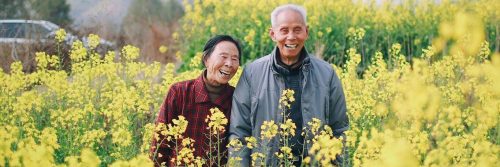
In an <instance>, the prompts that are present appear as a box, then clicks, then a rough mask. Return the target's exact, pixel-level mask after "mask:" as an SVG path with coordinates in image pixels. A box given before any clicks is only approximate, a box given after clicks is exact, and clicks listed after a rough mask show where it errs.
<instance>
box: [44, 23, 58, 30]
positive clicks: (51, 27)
mask: <svg viewBox="0 0 500 167" xmlns="http://www.w3.org/2000/svg"><path fill="white" fill-rule="evenodd" d="M45 25H47V27H48V28H49V29H50V31H56V30H58V29H59V26H57V25H55V24H54V23H51V22H45Z"/></svg>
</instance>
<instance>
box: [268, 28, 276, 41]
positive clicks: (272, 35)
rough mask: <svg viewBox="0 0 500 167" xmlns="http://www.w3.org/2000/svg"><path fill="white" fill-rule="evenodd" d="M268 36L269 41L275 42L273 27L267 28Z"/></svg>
mask: <svg viewBox="0 0 500 167" xmlns="http://www.w3.org/2000/svg"><path fill="white" fill-rule="evenodd" d="M269 36H270V37H271V39H272V40H273V41H276V37H275V34H274V31H273V27H271V28H269Z"/></svg>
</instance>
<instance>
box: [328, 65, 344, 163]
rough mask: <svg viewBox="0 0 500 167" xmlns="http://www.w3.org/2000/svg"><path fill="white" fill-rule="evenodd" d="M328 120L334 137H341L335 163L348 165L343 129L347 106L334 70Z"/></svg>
mask: <svg viewBox="0 0 500 167" xmlns="http://www.w3.org/2000/svg"><path fill="white" fill-rule="evenodd" d="M329 110H330V111H329V112H330V113H329V119H328V120H329V122H328V125H329V126H330V127H331V128H332V130H333V134H334V135H335V137H337V138H339V137H342V138H343V140H342V143H343V147H342V154H341V155H339V156H337V159H336V160H335V162H334V163H335V164H337V165H338V166H348V165H347V160H348V156H349V154H348V153H347V146H346V135H345V134H344V131H346V130H348V129H349V119H348V117H347V107H346V101H345V96H344V90H343V88H342V83H341V82H340V80H339V78H338V76H337V74H336V73H335V71H334V72H333V76H332V80H331V83H330V109H329Z"/></svg>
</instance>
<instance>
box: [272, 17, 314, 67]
mask: <svg viewBox="0 0 500 167" xmlns="http://www.w3.org/2000/svg"><path fill="white" fill-rule="evenodd" d="M269 35H270V36H271V38H272V39H273V41H274V42H276V45H277V46H278V48H279V50H280V54H281V59H282V61H283V62H284V63H286V64H288V63H287V60H292V61H294V60H296V59H297V58H298V55H299V53H300V50H302V48H303V47H304V42H305V40H306V39H307V37H308V36H309V30H308V27H307V26H306V24H305V22H304V20H303V19H302V16H301V15H300V14H299V13H298V12H296V11H293V10H285V11H282V12H281V13H279V14H278V15H277V17H276V24H275V25H274V26H273V27H272V28H271V29H270V30H269ZM291 63H294V62H291Z"/></svg>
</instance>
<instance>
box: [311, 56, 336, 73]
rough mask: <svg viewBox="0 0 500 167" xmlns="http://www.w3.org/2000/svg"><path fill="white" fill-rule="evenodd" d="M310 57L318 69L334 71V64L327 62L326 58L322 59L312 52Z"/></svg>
mask: <svg viewBox="0 0 500 167" xmlns="http://www.w3.org/2000/svg"><path fill="white" fill-rule="evenodd" d="M309 57H310V61H311V64H312V66H313V67H314V68H315V69H318V70H321V71H323V70H328V71H330V70H331V71H333V66H332V65H331V64H330V63H328V62H326V61H325V60H323V59H320V58H318V57H316V56H315V55H312V54H310V55H309Z"/></svg>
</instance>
